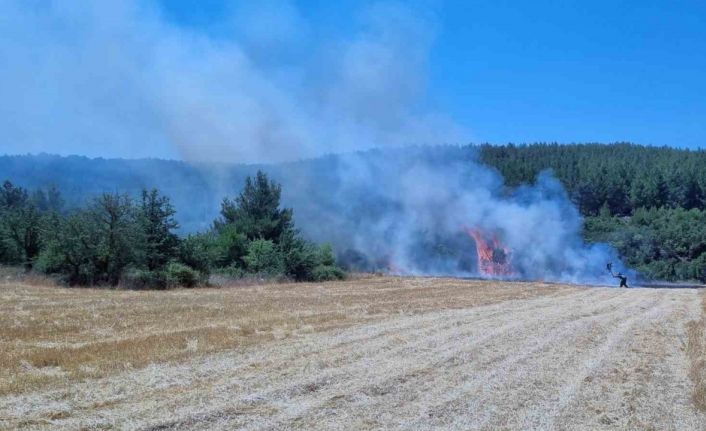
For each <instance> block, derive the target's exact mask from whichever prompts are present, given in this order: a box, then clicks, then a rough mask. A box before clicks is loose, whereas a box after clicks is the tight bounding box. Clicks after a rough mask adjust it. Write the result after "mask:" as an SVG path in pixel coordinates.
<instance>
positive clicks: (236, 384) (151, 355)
mask: <svg viewBox="0 0 706 431" xmlns="http://www.w3.org/2000/svg"><path fill="white" fill-rule="evenodd" d="M703 300H704V295H702V294H701V293H700V292H699V291H697V290H694V289H674V290H666V289H611V288H587V287H575V286H563V285H555V284H541V283H509V282H499V281H472V280H456V279H436V278H398V277H380V276H365V277H356V278H353V279H350V280H348V281H342V282H330V283H321V284H306V283H300V284H261V285H246V286H230V287H221V288H201V289H177V290H171V291H125V290H101V289H80V288H74V289H68V288H61V287H55V286H52V285H50V283H49V282H47V281H45V280H31V279H30V280H27V279H24V280H16V279H14V278H12V277H6V279H5V281H3V282H0V328H2V330H1V333H0V427H2V428H6V429H15V428H28V429H33V428H37V429H43V428H46V429H48V428H69V429H80V428H103V429H111V428H115V429H136V428H139V429H150V428H159V429H164V428H167V429H171V428H183V429H219V428H220V429H233V428H246V429H336V428H339V429H380V428H395V429H429V428H440V429H442V428H443V429H498V428H506V429H517V428H555V429H567V428H573V429H597V428H601V429H606V428H607V429H611V428H612V429H625V428H640V429H703V428H704V426H706V416H704V413H703V409H704V408H706V373H705V372H704V361H705V360H706V334H705V328H706V320H704V313H705V312H706V308H705V307H706V304H705V303H704V301H703Z"/></svg>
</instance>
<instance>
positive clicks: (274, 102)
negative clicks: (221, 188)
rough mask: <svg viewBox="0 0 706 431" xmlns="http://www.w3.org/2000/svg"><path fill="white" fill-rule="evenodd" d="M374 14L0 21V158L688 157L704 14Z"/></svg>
mask: <svg viewBox="0 0 706 431" xmlns="http://www.w3.org/2000/svg"><path fill="white" fill-rule="evenodd" d="M88 4H90V6H87V5H88ZM380 4H381V2H360V1H358V2H354V1H350V0H342V1H336V2H329V1H314V0H300V1H286V2H285V1H282V2H279V1H262V2H238V1H235V2H233V1H224V0H200V1H187V0H155V1H149V0H130V1H127V0H126V1H124V2H117V1H116V2H111V1H105V2H80V1H73V0H66V1H64V2H55V3H52V4H51V6H50V4H49V3H45V2H41V1H39V2H22V1H16V2H12V1H11V2H9V3H7V4H6V5H4V6H1V8H2V9H3V10H0V12H3V13H2V16H4V21H3V19H2V18H0V54H2V55H3V57H4V58H6V66H7V67H5V68H4V69H3V70H2V71H0V90H2V92H3V94H5V95H6V97H5V99H4V100H3V101H2V102H0V114H3V115H0V128H2V129H3V130H4V131H5V138H4V140H3V141H0V153H27V152H29V153H36V152H42V151H44V152H49V153H59V154H74V153H76V154H85V155H89V156H106V157H148V156H155V157H170V158H184V159H190V158H202V156H203V155H204V154H206V155H208V156H207V157H206V158H209V157H211V158H213V157H221V155H222V154H226V156H225V157H226V158H229V159H232V160H237V161H254V160H262V159H263V158H264V159H266V158H267V155H268V154H271V153H273V152H276V153H281V152H284V153H287V157H289V158H297V157H307V156H310V155H314V154H317V153H321V152H337V151H348V150H352V149H359V148H365V147H370V146H378V145H385V144H387V143H388V142H392V143H394V144H400V143H403V142H409V141H413V140H414V138H415V137H418V138H419V140H420V142H423V143H443V142H457V143H465V142H468V141H472V142H492V143H506V142H510V141H512V142H516V143H519V142H534V141H558V142H586V141H596V142H613V141H632V142H636V143H640V144H649V145H670V146H679V147H687V148H700V147H704V148H706V139H704V137H705V136H706V81H705V80H704V76H705V75H706V73H705V72H706V2H696V1H680V2H667V1H651V0H649V1H644V0H643V1H531V2H530V1H499V0H496V1H450V0H449V1H443V0H432V1H416V2H404V3H390V2H382V5H383V6H382V7H381V6H380ZM253 5H257V6H256V7H255V6H253ZM371 11H372V12H371ZM400 17H401V18H400ZM388 26H389V28H388ZM239 56H242V57H243V58H244V59H245V60H242V61H241V60H240V57H239ZM234 58H235V59H234ZM380 62H382V64H383V66H379V63H380ZM234 76H235V78H233V77H234ZM366 80H367V81H366ZM328 81H331V83H330V84H328V83H327V82H328ZM322 83H326V84H322ZM388 95H390V96H389V99H390V101H388V100H387V99H388ZM351 100H352V102H351ZM244 101H245V102H244ZM387 102H390V104H388V103H387ZM300 108H301V109H300ZM253 113H254V114H253ZM251 114H252V115H253V117H252V118H250V117H249V115H251ZM234 118H235V119H236V120H233V119H234ZM291 118H294V119H293V120H292V119H291ZM237 119H240V122H238V120H237ZM332 123H336V124H335V125H332ZM420 124H421V126H420ZM442 129H444V130H445V131H446V129H448V130H453V131H454V132H453V133H446V132H444V133H442V132H440V130H442ZM398 131H404V132H399V133H398ZM341 136H343V137H344V138H341ZM256 141H257V142H256ZM282 142H286V143H287V144H286V145H285V144H281V143H282ZM361 142H365V144H359V143H361ZM415 143H416V142H415ZM285 147H286V148H285ZM292 148H295V149H296V150H292ZM285 158H286V157H285Z"/></svg>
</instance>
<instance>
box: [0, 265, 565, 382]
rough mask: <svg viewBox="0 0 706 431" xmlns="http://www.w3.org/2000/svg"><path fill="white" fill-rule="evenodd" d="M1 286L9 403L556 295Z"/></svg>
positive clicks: (344, 287) (349, 285)
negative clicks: (276, 344) (149, 370)
mask: <svg viewBox="0 0 706 431" xmlns="http://www.w3.org/2000/svg"><path fill="white" fill-rule="evenodd" d="M15 280H16V279H12V280H9V281H7V280H6V281H5V282H4V283H2V284H0V328H2V332H1V333H0V395H2V394H18V393H23V392H26V391H30V390H36V389H40V388H42V387H45V386H48V385H51V386H56V385H62V384H63V385H65V384H70V383H72V382H75V381H79V380H83V379H86V378H97V377H103V376H106V375H109V374H111V373H116V372H121V371H124V370H129V369H137V368H142V367H145V366H146V365H148V364H151V363H160V362H166V361H178V360H183V359H185V358H193V357H194V356H195V355H199V354H207V353H213V352H218V351H223V350H228V349H233V348H237V347H244V346H249V345H253V344H257V343H262V342H265V341H270V340H274V339H283V338H287V337H290V336H292V335H296V334H298V333H306V332H318V331H324V330H329V329H332V328H336V327H344V326H349V325H352V324H355V323H360V322H365V321H369V320H373V319H376V318H377V317H380V316H386V315H390V314H395V313H406V312H423V311H425V310H432V309H433V310H439V309H445V308H460V307H467V306H472V305H478V304H487V303H492V302H497V301H502V300H505V299H507V298H517V297H531V296H535V295H540V294H544V293H546V292H548V291H554V290H557V287H556V286H550V285H542V286H535V285H529V284H512V283H511V284H508V285H507V286H506V288H502V289H498V288H497V287H492V286H491V284H492V283H490V282H481V281H473V282H468V281H463V282H459V281H458V280H432V279H413V278H385V277H367V278H365V279H362V280H361V279H354V280H350V281H344V282H334V283H323V284H271V285H254V286H253V285H251V286H237V287H232V288H220V289H198V290H188V289H182V290H174V291H166V292H164V291H159V292H157V291H120V290H103V289H80V288H74V289H69V288H61V287H53V286H46V285H45V286H42V285H41V283H39V282H34V281H33V282H32V283H28V282H27V281H26V280H23V281H22V282H21V283H18V282H17V281H15Z"/></svg>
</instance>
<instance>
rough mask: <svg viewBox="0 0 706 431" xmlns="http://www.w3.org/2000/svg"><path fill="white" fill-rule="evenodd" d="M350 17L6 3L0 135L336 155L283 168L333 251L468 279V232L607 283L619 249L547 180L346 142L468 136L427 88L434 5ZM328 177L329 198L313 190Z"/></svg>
mask: <svg viewBox="0 0 706 431" xmlns="http://www.w3.org/2000/svg"><path fill="white" fill-rule="evenodd" d="M351 19H352V22H353V24H351V26H352V30H351V31H342V32H340V33H335V32H333V33H331V32H327V31H325V30H324V29H322V28H320V26H317V25H315V24H314V23H313V22H311V21H309V20H307V18H306V17H305V16H304V14H302V13H301V12H300V10H299V9H298V8H297V7H296V4H295V3H292V2H287V1H282V2H269V1H265V2H242V3H237V4H236V6H235V7H233V8H232V10H230V11H229V13H228V16H227V17H225V18H224V19H222V20H221V21H219V25H218V26H217V28H215V29H214V28H212V29H209V30H208V31H204V30H198V29H195V28H190V27H187V26H184V25H179V24H176V23H174V22H173V21H172V20H169V19H167V18H166V17H165V15H164V12H163V11H162V10H161V9H160V8H159V7H158V5H157V4H156V3H152V2H147V1H138V0H124V1H119V2H118V1H116V2H113V1H78V0H75V1H72V0H61V1H19V0H18V1H12V0H10V1H9V2H3V3H2V4H1V5H0V57H2V58H3V59H4V67H3V68H0V91H1V92H2V94H3V96H4V97H3V98H0V128H1V129H2V130H3V138H2V139H3V142H4V143H3V147H4V149H5V151H8V152H9V151H14V152H20V149H21V151H22V152H32V153H36V152H41V151H48V152H53V153H60V154H72V153H79V154H84V155H89V156H103V157H106V156H108V157H110V156H114V157H121V156H122V157H124V156H129V157H146V156H167V157H176V158H181V159H184V160H187V161H191V162H198V163H199V164H200V165H203V164H206V165H207V166H209V170H211V171H213V172H219V170H218V169H212V168H211V167H210V166H211V165H210V164H211V163H213V162H219V164H220V166H222V164H223V163H224V162H226V163H227V162H260V163H272V162H281V161H288V160H289V161H291V160H299V159H303V158H310V157H317V156H321V155H323V154H332V153H347V155H346V156H344V157H339V158H336V159H335V167H330V166H328V167H326V168H325V169H324V171H325V172H327V174H326V175H324V174H322V173H321V172H317V170H316V168H315V167H316V166H319V165H318V164H316V163H313V164H312V165H311V166H314V168H313V169H312V170H309V171H306V172H304V171H299V172H298V174H299V177H297V176H295V175H292V174H291V173H290V174H289V175H284V177H286V178H285V179H286V182H285V184H284V186H285V190H287V189H288V188H289V189H290V192H289V193H290V195H289V201H290V203H291V204H292V205H293V206H294V209H295V214H298V216H297V222H298V224H299V225H300V226H302V228H303V230H304V231H305V232H306V233H307V234H309V235H310V236H312V237H314V238H316V239H318V240H323V241H331V242H333V243H334V245H335V246H336V247H337V248H338V249H339V251H343V250H346V249H350V250H356V251H357V252H358V253H360V254H361V255H362V256H363V257H364V258H365V259H367V260H368V261H371V262H383V264H386V265H388V266H392V267H394V270H395V271H399V272H403V273H408V274H453V275H473V274H477V270H478V269H477V268H474V267H473V265H472V262H470V263H469V262H468V259H471V260H472V256H473V255H474V253H475V251H474V249H473V242H472V241H471V240H470V238H469V237H468V235H467V234H465V233H464V228H465V227H474V228H480V229H483V230H484V231H488V232H492V233H493V234H496V235H498V236H499V237H500V238H501V239H502V241H503V243H504V244H505V245H506V246H507V247H508V248H509V249H510V250H511V251H512V254H511V259H512V264H513V266H514V267H515V269H516V274H517V276H518V277H521V278H531V279H551V280H566V281H584V282H585V281H591V282H598V281H606V278H605V277H606V275H607V274H606V271H605V263H606V262H607V261H617V258H616V257H615V255H614V252H613V251H611V250H610V249H608V248H607V247H603V246H587V245H585V244H583V243H582V241H581V239H580V229H581V220H580V217H579V215H578V213H577V212H576V210H575V209H574V208H573V206H572V205H571V203H570V202H569V200H568V199H567V197H566V196H565V194H564V192H563V190H562V189H561V187H560V185H559V184H558V183H557V182H556V181H555V180H553V179H552V178H551V177H550V176H549V175H542V176H541V177H540V178H539V179H538V181H537V184H536V185H534V186H527V187H522V188H520V189H518V190H515V191H513V192H509V191H508V190H506V189H505V188H504V186H503V184H502V179H501V178H500V177H499V176H498V175H497V174H496V173H494V172H493V171H491V170H489V169H488V168H486V167H483V166H482V165H480V164H478V163H476V162H473V161H469V160H467V161H466V162H463V163H461V162H460V161H457V160H448V159H445V158H444V157H440V158H439V159H438V160H435V159H434V157H435V156H434V154H436V153H434V151H427V150H424V149H422V150H419V149H414V150H390V149H388V150H386V152H382V153H375V152H372V153H362V154H361V153H356V152H357V151H360V150H365V149H369V148H376V147H388V148H389V147H403V146H405V147H406V146H410V145H428V144H445V143H451V144H458V143H463V142H466V141H467V140H468V139H469V138H470V136H469V132H468V130H466V129H465V128H464V127H462V126H460V125H459V124H457V123H456V122H454V121H453V120H452V119H451V118H449V117H447V116H445V115H443V114H440V113H439V112H438V110H436V109H434V106H433V101H432V100H431V98H430V95H429V94H428V88H427V86H428V82H427V81H428V70H427V69H428V67H429V64H428V62H429V52H430V50H431V49H432V47H433V44H434V34H435V30H436V26H437V23H436V22H435V19H434V14H433V11H431V10H428V9H424V8H421V7H419V6H417V7H414V8H411V7H408V6H405V5H403V4H400V3H376V4H372V5H368V6H366V7H364V8H362V9H361V10H359V11H356V12H354V13H353V14H352V17H351ZM3 152H4V151H3ZM376 154H377V156H376ZM332 162H333V159H332ZM322 175H323V176H324V177H325V179H326V181H328V182H330V183H331V184H332V185H331V186H330V187H329V189H328V190H329V191H331V193H326V194H322V195H317V194H316V193H315V190H314V189H315V188H316V187H317V186H318V184H317V182H316V181H317V179H319V178H321V177H322ZM314 196H317V198H314ZM616 265H617V266H616V269H619V264H617V263H616Z"/></svg>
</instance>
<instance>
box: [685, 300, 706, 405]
mask: <svg viewBox="0 0 706 431" xmlns="http://www.w3.org/2000/svg"><path fill="white" fill-rule="evenodd" d="M701 311H702V314H701V318H700V319H699V320H695V321H692V322H689V324H688V328H689V330H688V335H689V341H688V344H687V352H688V354H689V361H690V367H689V377H690V378H691V380H692V381H693V382H694V393H693V396H692V399H693V401H694V404H696V406H697V407H698V408H699V409H701V410H702V411H706V295H705V294H703V293H702V294H701Z"/></svg>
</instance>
